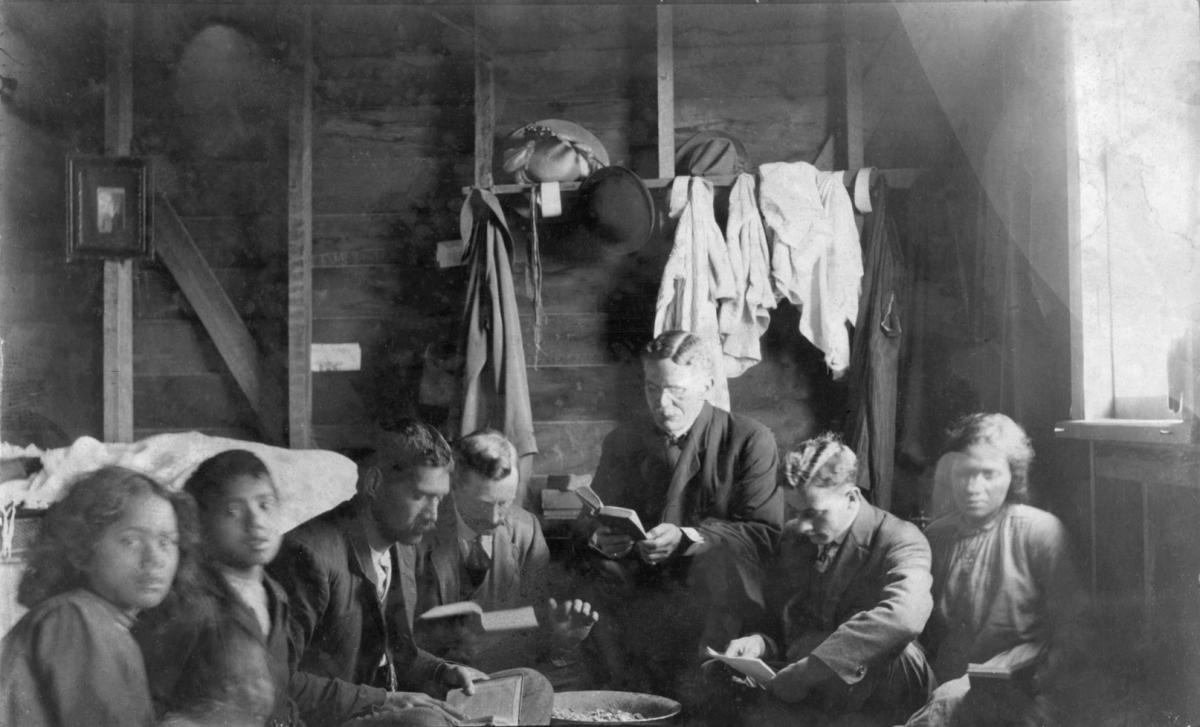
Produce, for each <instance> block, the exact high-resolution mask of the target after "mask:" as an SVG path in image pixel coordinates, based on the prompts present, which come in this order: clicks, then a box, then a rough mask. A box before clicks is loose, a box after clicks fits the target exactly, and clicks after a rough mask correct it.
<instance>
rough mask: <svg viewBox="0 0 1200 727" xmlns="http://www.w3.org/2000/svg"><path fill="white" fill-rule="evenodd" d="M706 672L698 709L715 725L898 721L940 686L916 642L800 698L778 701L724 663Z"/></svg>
mask: <svg viewBox="0 0 1200 727" xmlns="http://www.w3.org/2000/svg"><path fill="white" fill-rule="evenodd" d="M781 666H782V665H781ZM707 677H708V678H707V679H706V681H705V685H706V690H705V698H706V701H705V702H704V703H702V704H701V705H699V706H698V707H697V708H696V713H697V714H698V715H699V716H700V717H701V718H702V719H703V720H704V721H707V722H708V723H710V724H713V725H716V724H739V723H740V724H743V725H746V726H747V727H751V726H754V727H758V725H764V726H766V727H770V726H772V725H778V726H779V727H785V726H790V725H797V724H802V725H805V726H806V727H821V726H823V725H842V724H847V725H849V724H880V725H893V724H898V723H902V722H904V720H906V719H907V718H908V716H909V715H910V714H912V713H913V712H914V711H916V710H917V709H918V708H919V707H920V706H921V705H922V704H924V703H925V701H926V700H927V699H928V698H929V696H930V695H931V694H932V693H933V691H934V688H935V687H936V686H937V678H936V677H935V676H934V674H933V668H932V667H931V666H930V665H929V662H928V661H927V660H926V658H925V652H924V650H922V649H921V647H920V645H919V644H917V643H916V642H913V643H910V644H909V645H908V646H907V647H905V649H904V651H903V652H901V654H900V655H899V656H897V657H896V658H894V659H892V660H891V661H890V662H888V663H887V664H884V665H882V666H880V667H878V668H876V669H872V670H870V671H868V672H867V675H866V676H865V677H864V678H863V679H862V680H860V681H858V682H856V683H855V684H846V683H845V682H843V681H842V680H841V679H839V678H837V677H833V678H830V679H828V680H826V681H825V682H822V683H821V684H818V685H817V686H816V687H815V688H814V689H813V690H812V692H810V693H809V695H808V697H807V698H805V699H804V700H803V701H801V702H797V703H788V702H783V701H780V700H779V699H776V698H775V697H773V696H771V695H770V694H769V693H768V692H767V691H766V690H764V689H761V688H754V687H747V686H743V685H742V684H739V683H737V682H735V681H734V680H733V672H731V671H729V670H728V669H727V668H726V667H724V666H721V667H720V669H710V670H709V672H708V674H707Z"/></svg>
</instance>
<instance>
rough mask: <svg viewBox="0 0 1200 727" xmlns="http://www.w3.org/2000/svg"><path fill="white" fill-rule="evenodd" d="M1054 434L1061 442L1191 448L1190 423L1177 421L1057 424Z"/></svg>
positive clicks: (1100, 421) (1154, 420) (1148, 420)
mask: <svg viewBox="0 0 1200 727" xmlns="http://www.w3.org/2000/svg"><path fill="white" fill-rule="evenodd" d="M1054 434H1055V436H1056V437H1059V438H1062V439H1084V440H1089V441H1094V442H1117V443H1126V444H1166V445H1174V446H1179V445H1190V444H1192V422H1191V421H1190V420H1181V419H1074V420H1070V421H1065V422H1058V424H1056V425H1055V426H1054Z"/></svg>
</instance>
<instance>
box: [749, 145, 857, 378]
mask: <svg viewBox="0 0 1200 727" xmlns="http://www.w3.org/2000/svg"><path fill="white" fill-rule="evenodd" d="M758 171H759V175H760V176H761V177H762V183H761V186H760V187H759V209H760V210H761V212H762V216H763V221H764V223H765V224H766V229H767V237H768V240H769V241H770V243H771V283H772V285H773V286H774V289H775V296H776V298H777V299H781V298H787V299H788V300H789V301H791V302H792V303H793V304H795V305H797V306H799V308H800V333H801V335H803V336H804V337H805V338H807V339H808V340H809V341H811V342H812V343H813V345H815V346H816V347H817V348H819V349H821V351H823V352H824V353H825V363H826V365H828V366H829V368H830V370H831V371H833V375H834V378H840V377H841V376H842V375H843V374H845V372H846V369H847V368H848V367H849V366H850V336H849V333H848V331H847V329H846V324H847V323H849V324H851V325H853V324H854V322H855V320H856V319H857V317H858V299H859V295H860V292H861V285H862V275H863V263H862V248H861V246H860V244H859V241H858V227H857V226H856V225H855V222H854V203H853V202H852V201H851V200H850V195H849V194H847V192H846V189H845V187H844V186H843V185H842V179H841V175H840V174H837V173H834V172H821V171H818V170H817V168H816V167H814V166H813V165H811V164H808V163H806V162H773V163H770V164H763V165H761V166H759V170H758Z"/></svg>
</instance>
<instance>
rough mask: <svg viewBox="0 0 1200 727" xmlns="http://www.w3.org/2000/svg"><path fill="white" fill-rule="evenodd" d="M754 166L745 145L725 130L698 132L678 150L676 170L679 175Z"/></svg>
mask: <svg viewBox="0 0 1200 727" xmlns="http://www.w3.org/2000/svg"><path fill="white" fill-rule="evenodd" d="M752 168H753V167H752V166H751V164H750V156H749V155H748V154H747V153H746V146H745V145H744V144H742V142H741V140H739V139H737V138H736V137H734V136H733V135H732V134H727V133H725V132H724V131H701V132H698V133H696V134H693V135H692V136H691V137H690V138H689V139H688V140H687V141H685V142H683V143H682V144H680V145H679V148H678V149H676V150H675V173H676V174H679V175H684V176H692V177H717V176H732V175H736V174H741V173H742V172H750V171H751V170H752Z"/></svg>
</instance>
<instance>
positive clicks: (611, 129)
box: [5, 5, 840, 473]
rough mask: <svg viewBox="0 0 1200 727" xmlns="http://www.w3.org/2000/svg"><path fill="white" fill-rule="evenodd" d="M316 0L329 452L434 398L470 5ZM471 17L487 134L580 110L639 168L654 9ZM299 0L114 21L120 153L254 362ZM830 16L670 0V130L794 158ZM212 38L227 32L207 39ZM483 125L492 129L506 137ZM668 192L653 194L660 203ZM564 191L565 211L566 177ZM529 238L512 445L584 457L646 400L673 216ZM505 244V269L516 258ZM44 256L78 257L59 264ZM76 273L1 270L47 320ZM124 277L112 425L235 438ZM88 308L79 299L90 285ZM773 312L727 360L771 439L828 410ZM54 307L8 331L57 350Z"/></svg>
mask: <svg viewBox="0 0 1200 727" xmlns="http://www.w3.org/2000/svg"><path fill="white" fill-rule="evenodd" d="M314 15H315V17H314V24H315V27H318V28H320V29H321V30H320V32H319V33H317V34H316V38H315V41H314V45H315V48H314V50H315V66H316V68H315V87H314V94H313V98H314V110H313V213H314V217H313V289H314V292H313V300H314V306H313V341H314V342H316V343H348V342H354V343H358V344H360V345H361V346H362V351H363V370H362V371H359V372H337V373H316V374H314V375H313V413H314V422H313V423H314V430H313V434H314V439H315V442H316V444H317V445H319V446H324V447H330V448H338V449H350V450H352V449H355V448H357V447H359V446H361V445H363V444H365V439H364V437H365V434H366V430H367V429H368V427H370V426H371V425H373V424H374V423H384V424H386V423H388V422H389V421H392V420H394V419H395V418H397V417H399V416H405V415H414V414H415V415H422V416H425V417H427V418H431V419H434V420H435V421H438V420H439V419H440V418H444V417H445V414H446V412H445V411H444V407H441V408H439V407H438V406H436V405H428V404H429V403H428V402H426V404H423V403H422V401H421V400H420V391H421V378H422V369H423V367H424V357H425V356H424V354H425V352H426V351H427V350H431V349H437V348H444V347H446V346H452V345H453V343H454V340H455V338H456V322H457V319H458V315H459V312H460V307H461V302H462V293H463V282H464V276H465V271H464V270H463V269H462V268H449V269H445V270H439V269H438V268H437V267H436V265H435V262H434V250H435V247H436V243H437V242H438V241H439V240H447V239H453V238H456V237H457V235H458V224H457V221H458V220H457V218H458V211H459V207H460V205H461V201H462V196H461V193H460V191H459V190H460V188H461V186H462V185H463V184H465V183H467V182H468V180H470V179H471V177H472V171H473V170H472V164H471V158H472V147H473V133H472V132H473V123H474V119H473V98H472V91H473V67H472V58H473V54H472V51H473V44H472V37H471V31H472V29H473V23H474V20H473V17H472V13H470V12H468V11H465V10H463V9H462V8H459V9H454V8H440V9H432V8H427V7H412V6H399V7H391V6H383V5H364V6H352V5H351V6H338V7H336V8H328V9H322V8H314ZM481 15H483V16H485V17H484V18H483V19H482V20H481V22H482V23H484V24H485V25H486V31H485V35H484V37H485V40H486V44H485V46H486V47H487V48H488V49H489V50H490V52H491V53H492V54H493V64H494V74H495V87H496V99H495V114H496V120H497V121H496V128H497V132H498V134H499V135H500V136H501V137H503V136H505V135H506V134H507V133H508V132H509V131H511V130H513V129H515V128H517V127H519V126H521V125H523V124H525V123H528V122H531V121H535V120H538V119H541V118H548V117H549V118H566V119H570V120H573V121H576V122H579V123H581V124H582V125H583V126H585V127H587V128H588V129H590V130H591V131H593V132H594V133H596V134H597V136H598V137H599V138H600V139H601V141H602V142H603V143H604V145H605V147H606V148H607V150H608V152H609V155H610V158H611V160H612V162H613V163H615V164H620V165H625V166H628V167H630V168H632V169H634V170H635V171H636V172H638V173H640V174H642V175H644V176H656V174H657V169H656V143H657V139H656V132H655V124H656V121H657V106H656V98H655V92H656V78H655V66H656V64H655V56H654V49H655V10H654V8H653V7H651V6H647V7H639V6H633V5H621V6H612V5H609V6H596V7H587V6H571V7H569V8H553V7H548V6H538V7H527V8H515V7H509V8H504V9H489V10H488V12H485V13H481ZM298 17H299V15H298V13H294V12H289V11H286V10H279V9H273V8H266V7H262V8H259V7H250V6H245V7H243V6H239V7H236V8H234V7H231V6H227V5H222V6H220V7H219V12H218V8H217V6H213V7H206V6H202V5H197V6H163V7H158V6H147V7H146V8H141V9H139V12H138V13H136V19H135V34H136V38H137V43H136V44H135V58H134V73H135V81H134V114H135V127H134V147H135V152H137V153H139V154H144V155H148V156H151V157H152V158H153V159H154V162H155V169H156V180H157V184H158V187H159V189H160V191H162V192H163V193H164V194H166V195H167V196H168V197H169V198H170V199H171V201H172V203H173V204H174V205H175V207H176V209H177V210H178V211H179V213H180V215H181V217H182V218H183V220H184V222H185V224H186V225H187V226H188V229H189V231H190V233H191V235H192V236H193V238H194V239H195V240H196V242H197V245H198V246H199V247H200V248H201V250H202V252H203V254H204V256H205V258H206V260H207V262H208V264H209V265H210V266H211V267H213V268H214V270H215V271H216V274H217V277H218V278H219V279H220V281H221V283H222V285H223V286H224V287H225V289H226V291H227V293H228V294H229V296H230V298H231V299H232V300H233V302H234V304H235V306H236V307H237V309H238V312H239V313H240V315H241V316H242V317H243V319H245V320H246V322H247V324H248V326H249V327H250V330H251V332H252V334H253V335H254V337H255V339H256V342H257V344H258V345H259V348H260V350H261V351H262V352H263V358H264V361H263V367H264V372H265V373H264V375H265V376H267V377H274V378H275V379H277V380H278V381H280V382H282V381H283V380H284V376H285V361H286V334H285V321H286V310H287V308H286V302H287V296H286V293H287V290H286V271H285V268H284V264H285V261H286V254H285V252H286V239H287V236H286V211H287V200H286V190H287V123H286V122H287V103H286V101H287V99H286V94H285V90H286V88H287V86H288V84H287V82H286V81H287V77H286V70H285V69H286V60H287V50H288V48H289V44H290V43H292V42H293V41H294V39H295V38H296V37H297V36H296V33H297V19H298ZM835 20H836V18H835V17H834V16H833V15H832V14H831V13H830V12H829V10H828V9H827V8H823V7H819V6H804V7H780V6H766V7H756V8H755V9H754V11H753V12H736V11H735V10H734V9H729V8H721V7H718V6H705V7H704V8H689V7H685V6H680V7H678V8H676V9H675V19H674V29H675V35H676V39H675V54H674V55H675V68H676V72H675V79H676V80H675V98H676V104H675V111H676V119H677V122H676V134H677V140H679V141H682V140H684V139H686V138H687V137H688V136H690V135H691V134H692V133H694V132H695V131H697V130H700V129H722V130H727V131H730V132H732V133H734V134H735V135H737V136H739V137H740V138H742V140H743V141H744V142H745V143H746V146H747V148H748V150H749V153H750V156H751V160H752V162H763V161H771V160H784V159H808V158H811V157H812V156H813V155H814V154H815V153H816V151H817V149H819V147H820V146H821V143H822V141H823V140H824V139H825V137H826V136H827V134H828V133H829V131H830V129H831V128H832V126H831V124H833V120H832V119H833V116H834V114H833V112H832V111H831V107H832V106H835V105H836V104H834V103H833V102H831V101H830V99H831V98H832V97H834V96H836V94H837V93H838V92H839V91H838V89H837V85H836V84H837V80H836V78H831V74H830V73H829V59H830V57H831V54H836V53H838V52H839V45H838V34H839V32H840V31H839V29H838V27H837V24H836V22H834V21H835ZM214 26H215V30H214ZM214 32H215V33H216V34H217V35H216V36H213V35H211V33H214ZM216 41H228V42H226V43H225V44H224V45H222V43H220V42H216ZM206 44H207V45H206ZM221 47H224V48H226V49H230V48H232V49H233V50H232V51H229V50H227V51H226V53H227V54H228V53H232V55H226V56H221V55H220V54H219V53H217V50H218V49H219V48H221ZM206 54H207V55H206ZM206 64H207V65H206ZM206 68H207V71H205V70H204V69H206ZM206 73H207V74H210V75H214V76H215V80H211V79H210V78H209V77H208V76H206V75H205V74H206ZM222 89H223V90H224V92H222ZM230 89H233V91H232V92H230ZM97 116H99V114H97ZM496 146H497V151H498V152H499V151H501V150H502V149H503V139H499V140H498V141H497V144H496ZM497 181H506V180H504V179H498V180H497ZM58 191H60V190H57V189H56V193H58ZM665 194H666V192H665V190H660V191H658V192H656V196H657V203H658V205H659V215H660V217H663V216H665V210H666V205H665ZM718 197H719V198H720V197H721V195H718ZM510 202H515V200H510ZM566 206H567V208H568V212H569V211H570V208H571V206H572V201H571V200H570V199H568V200H566ZM42 207H43V208H44V209H55V208H56V203H50V202H47V203H45V204H44V205H42ZM513 207H514V209H513V210H512V211H511V214H510V220H511V221H512V226H513V228H514V232H515V233H516V234H517V236H518V238H519V240H523V239H524V238H525V237H526V236H527V235H528V225H527V224H526V223H525V222H524V221H523V220H524V218H522V217H521V216H520V215H519V214H518V213H517V212H516V210H515V205H513ZM568 218H569V215H568ZM47 224H48V225H49V223H47ZM49 227H52V225H49ZM542 238H543V239H542V243H543V253H544V255H545V281H544V295H545V302H546V310H547V313H548V314H549V319H548V321H547V323H546V326H545V329H544V331H543V345H542V348H541V350H540V351H537V352H535V351H534V350H533V340H532V338H533V337H532V322H531V319H530V317H529V315H528V312H529V311H528V308H527V310H526V312H527V315H526V320H525V323H526V334H527V335H526V346H527V358H528V362H529V364H530V369H529V377H530V383H531V389H532V394H533V407H534V417H535V420H536V423H535V426H536V430H537V435H538V439H539V443H540V445H541V450H542V455H541V457H540V458H539V460H538V462H537V463H536V465H535V467H536V471H537V472H540V473H557V472H588V471H590V470H591V469H592V468H593V467H594V465H595V462H596V458H597V456H598V452H599V442H600V440H601V438H602V437H603V435H604V434H605V433H606V432H607V431H608V430H609V429H611V427H612V426H613V424H614V423H615V421H616V420H617V419H619V418H622V417H625V416H627V415H629V414H630V413H631V412H634V411H637V410H639V409H640V408H641V407H643V406H644V404H643V403H642V398H641V384H640V372H639V370H638V366H637V364H636V357H635V353H634V352H635V351H636V350H637V348H638V347H640V345H642V344H643V343H644V342H645V341H646V340H647V339H648V338H649V335H650V329H651V324H652V320H653V299H654V296H655V294H656V291H657V286H658V277H659V273H660V271H661V266H662V263H663V261H664V259H665V255H666V253H667V251H668V249H669V245H670V240H669V239H667V238H665V237H664V236H663V235H658V236H657V237H656V239H655V240H654V241H652V243H651V244H649V245H647V246H646V248H645V249H643V250H642V251H639V252H638V253H636V254H634V255H621V254H616V253H614V252H613V251H612V250H611V249H610V248H607V247H605V245H604V244H603V243H601V242H600V241H598V240H596V239H595V238H593V237H590V236H589V235H588V234H586V232H585V231H583V230H581V228H579V227H578V226H577V225H573V224H571V223H570V222H556V223H548V224H546V225H544V227H543V229H542ZM519 246H520V242H519ZM521 257H522V256H521V255H518V258H521ZM517 267H518V270H517V272H518V279H520V277H521V276H522V275H523V272H524V266H523V263H520V262H519V263H518V266H517ZM55 275H58V276H66V275H74V276H76V277H82V276H84V273H83V272H82V271H80V270H62V269H61V266H59V268H58V269H56V270H55ZM85 283H86V281H75V280H72V281H71V282H70V283H69V284H68V283H66V282H64V283H61V284H57V287H55V286H46V285H41V284H40V283H31V282H29V281H25V280H16V279H8V278H6V280H5V285H6V287H8V289H9V290H11V291H12V293H11V295H10V298H11V299H12V300H13V301H14V306H15V309H19V310H20V311H24V313H23V315H27V316H30V317H31V319H36V317H37V316H42V317H43V318H45V315H46V314H45V311H46V310H47V309H48V306H47V305H46V302H47V301H48V300H53V299H54V296H55V293H54V291H55V290H60V289H71V290H82V291H85V292H86V291H88V290H91V288H88V287H87V284H85ZM90 284H91V285H92V286H93V287H95V286H96V285H98V283H95V282H92V283H90ZM134 288H135V302H134V314H135V330H134V341H135V343H134V346H135V348H134V358H135V400H134V402H135V403H134V406H135V425H136V427H137V429H136V431H135V434H136V435H137V436H144V435H147V434H151V433H154V432H160V431H167V430H173V429H184V428H186V429H200V430H202V431H207V432H210V433H217V434H226V435H230V436H239V437H257V436H258V433H257V431H256V429H255V423H254V418H253V415H252V412H251V409H250V407H249V406H248V404H247V402H246V401H245V400H244V397H243V396H242V395H241V394H240V392H239V391H238V389H237V387H236V385H235V383H234V381H233V379H232V378H231V377H230V375H229V373H228V372H227V370H226V367H225V365H224V363H223V362H222V361H221V359H220V357H219V355H218V354H217V351H216V349H215V348H214V347H213V345H212V343H211V342H210V341H209V339H208V336H207V334H206V333H205V331H204V330H203V329H202V327H201V326H200V324H199V322H198V321H197V319H196V316H195V314H194V312H193V311H191V310H190V308H189V306H188V305H187V303H186V301H185V300H184V299H183V296H182V294H181V293H180V292H179V290H178V288H177V287H176V285H175V284H174V282H173V281H172V280H171V278H170V276H169V274H168V273H167V272H166V271H165V269H163V268H162V267H161V266H160V265H157V264H150V265H143V266H140V267H139V269H138V271H137V273H136V275H135V285H134ZM98 290H99V289H98V287H97V288H95V290H94V291H93V293H94V297H96V300H97V301H98V295H99V293H98ZM89 295H91V294H89ZM85 298H86V296H83V295H75V296H72V299H73V300H72V304H73V305H75V306H84V300H85ZM522 305H525V306H528V301H527V300H524V299H523V301H522ZM52 309H55V310H57V309H64V310H68V311H70V310H72V309H71V308H64V307H63V306H61V305H59V306H56V307H54V308H52ZM88 311H89V312H88V315H92V316H94V315H95V311H94V307H93V309H88ZM795 323H796V321H795V312H794V311H791V310H790V309H785V310H782V311H781V312H780V313H778V314H777V315H776V317H775V322H774V323H773V325H772V329H771V331H770V332H769V334H768V336H767V338H766V339H765V340H766V349H767V361H765V362H764V363H763V364H761V365H759V366H758V367H755V368H754V369H752V370H751V371H750V372H749V373H747V374H746V375H745V376H743V377H742V378H740V379H738V380H735V381H734V382H732V392H733V399H734V408H735V409H736V410H738V411H743V412H746V413H749V414H751V415H753V416H756V417H757V418H759V419H761V420H763V421H764V422H766V423H767V424H769V425H770V426H772V427H773V428H774V429H775V430H776V432H777V434H778V435H779V436H780V439H781V440H785V441H790V440H791V439H794V438H796V437H797V436H800V435H803V434H808V433H811V431H812V430H813V429H815V428H816V427H818V426H821V425H822V424H823V423H824V422H825V421H827V420H828V419H830V418H831V417H832V416H834V415H836V414H837V413H838V390H837V387H836V386H833V385H831V384H830V382H829V381H828V377H827V376H825V373H824V371H823V366H822V365H820V358H819V355H818V354H816V352H815V351H814V350H812V348H811V346H808V345H807V344H806V343H805V342H803V341H802V340H801V339H800V337H799V335H798V334H797V333H796V331H795ZM54 325H63V324H61V323H55V324H54ZM89 325H90V324H89ZM53 330H54V329H51V328H45V327H42V326H41V324H39V328H38V329H37V331H36V332H34V331H32V330H31V331H29V333H28V334H27V335H25V338H27V339H37V340H38V341H39V342H41V343H40V344H39V345H55V346H59V347H60V348H61V347H63V344H62V343H61V341H64V340H71V339H72V335H71V331H66V332H65V335H63V336H61V337H59V336H57V335H51V332H52V331H53ZM72 330H73V329H72ZM15 333H16V335H15V336H14V337H15V338H20V337H21V335H23V334H21V333H20V331H19V330H18V331H15ZM76 338H77V336H76ZM52 341H53V342H55V343H53V344H51V343H50V342H52ZM74 355H75V356H76V357H78V356H81V355H82V354H81V353H78V352H77V353H75V354H74ZM72 366H73V368H75V369H76V370H80V369H82V368H84V367H83V366H82V365H76V364H72ZM822 377H824V378H822ZM79 378H80V377H76V378H74V379H72V380H73V381H78V380H79ZM75 385H76V386H79V384H75ZM95 398H96V397H95V396H93V395H91V394H90V393H89V395H88V396H87V397H80V399H79V400H87V401H91V400H94V399H95ZM780 402H785V403H784V404H783V405H781V404H780ZM435 404H436V402H435ZM80 428H82V427H80ZM89 431H96V430H95V428H91V429H90V430H89Z"/></svg>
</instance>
